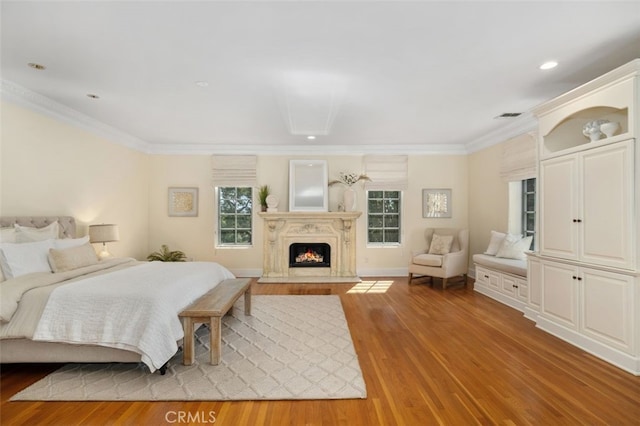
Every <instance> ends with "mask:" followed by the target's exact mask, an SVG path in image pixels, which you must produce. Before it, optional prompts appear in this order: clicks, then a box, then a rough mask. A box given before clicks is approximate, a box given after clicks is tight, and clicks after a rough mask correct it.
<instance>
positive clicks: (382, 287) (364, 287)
mask: <svg viewBox="0 0 640 426" xmlns="http://www.w3.org/2000/svg"><path fill="white" fill-rule="evenodd" d="M392 284H393V281H362V282H361V283H358V284H356V285H354V286H353V287H351V288H350V289H349V290H348V291H347V294H349V293H386V292H387V290H388V289H389V287H391V285H392Z"/></svg>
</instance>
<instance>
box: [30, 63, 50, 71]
mask: <svg viewBox="0 0 640 426" xmlns="http://www.w3.org/2000/svg"><path fill="white" fill-rule="evenodd" d="M27 65H28V66H29V67H31V68H33V69H34V70H39V71H42V70H46V69H47V67H45V66H44V65H42V64H36V63H35V62H29V63H28V64H27Z"/></svg>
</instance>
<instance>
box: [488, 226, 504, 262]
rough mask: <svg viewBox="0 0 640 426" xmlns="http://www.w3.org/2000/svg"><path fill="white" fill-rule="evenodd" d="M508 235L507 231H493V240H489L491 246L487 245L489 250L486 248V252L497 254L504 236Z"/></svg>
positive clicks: (492, 254)
mask: <svg viewBox="0 0 640 426" xmlns="http://www.w3.org/2000/svg"><path fill="white" fill-rule="evenodd" d="M506 236H507V234H505V233H502V232H498V231H491V241H489V246H488V247H487V250H485V252H484V254H488V255H491V256H495V255H496V253H498V250H499V249H500V246H501V245H502V242H503V241H504V237H506Z"/></svg>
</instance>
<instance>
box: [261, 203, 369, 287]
mask: <svg viewBox="0 0 640 426" xmlns="http://www.w3.org/2000/svg"><path fill="white" fill-rule="evenodd" d="M361 214H362V213H361V212H266V213H258V215H260V216H261V217H262V218H263V219H264V225H265V226H264V239H263V263H262V265H263V266H262V277H261V278H260V279H259V280H258V282H261V283H282V282H294V283H301V282H322V283H327V282H341V283H344V282H350V283H352V282H360V278H359V277H358V275H357V274H356V219H357V218H358V217H359V216H360V215H361ZM295 244H299V246H297V245H296V246H294V245H295ZM292 246H293V247H294V248H292ZM309 249H311V250H309ZM292 250H294V253H292ZM309 251H310V252H309ZM308 252H309V253H308ZM314 252H315V253H314ZM307 253H308V256H307ZM301 255H302V256H301ZM298 256H301V257H300V260H307V261H306V262H297V263H298V264H296V262H295V259H296V257H298ZM320 258H322V261H320ZM309 259H313V260H309Z"/></svg>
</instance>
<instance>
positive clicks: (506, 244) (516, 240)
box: [496, 234, 533, 259]
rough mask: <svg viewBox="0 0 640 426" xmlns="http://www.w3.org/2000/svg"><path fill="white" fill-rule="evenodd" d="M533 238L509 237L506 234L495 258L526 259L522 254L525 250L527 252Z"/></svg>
mask: <svg viewBox="0 0 640 426" xmlns="http://www.w3.org/2000/svg"><path fill="white" fill-rule="evenodd" d="M532 240H533V237H525V238H521V237H520V236H519V235H511V234H508V235H507V236H506V237H505V238H504V241H503V242H502V245H501V246H500V249H499V250H498V253H496V257H502V258H505V259H526V258H527V256H525V254H524V252H525V250H529V247H531V241H532Z"/></svg>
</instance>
